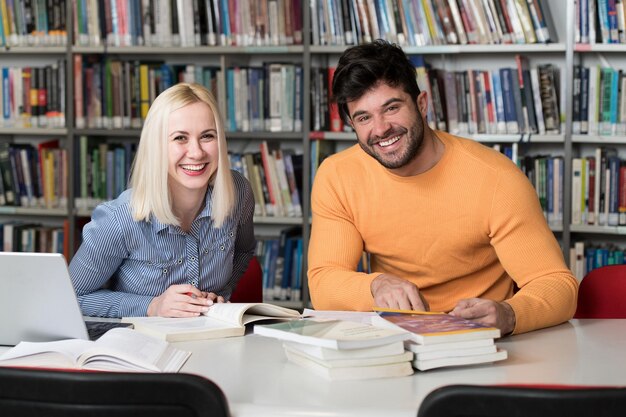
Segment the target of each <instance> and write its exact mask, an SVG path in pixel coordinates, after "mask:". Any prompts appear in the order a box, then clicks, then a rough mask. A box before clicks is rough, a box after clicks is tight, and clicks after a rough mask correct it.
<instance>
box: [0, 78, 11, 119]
mask: <svg viewBox="0 0 626 417" xmlns="http://www.w3.org/2000/svg"><path fill="white" fill-rule="evenodd" d="M10 93H11V83H10V81H9V68H8V67H3V68H2V117H3V118H4V121H5V126H6V125H7V122H8V121H9V120H11V103H10Z"/></svg>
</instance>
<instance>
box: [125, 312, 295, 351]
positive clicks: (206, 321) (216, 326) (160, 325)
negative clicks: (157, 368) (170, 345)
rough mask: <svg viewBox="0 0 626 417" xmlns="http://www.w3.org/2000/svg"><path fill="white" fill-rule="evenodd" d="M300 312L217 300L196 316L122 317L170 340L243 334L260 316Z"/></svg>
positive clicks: (286, 317) (292, 315)
mask: <svg viewBox="0 0 626 417" xmlns="http://www.w3.org/2000/svg"><path fill="white" fill-rule="evenodd" d="M301 317H302V315H301V314H300V313H299V312H298V311H296V310H292V309H290V308H285V307H281V306H277V305H274V304H267V303H218V304H213V305H212V306H211V307H210V308H209V311H208V312H206V313H205V314H204V315H202V316H200V317H189V318H169V317H125V318H123V319H122V322H124V323H133V324H134V326H135V330H137V331H139V332H142V333H146V334H149V335H151V336H154V337H157V338H160V339H164V340H167V341H170V342H180V341H184V340H202V339H216V338H220V337H231V336H243V335H244V334H245V332H246V324H248V323H252V322H256V321H260V320H292V319H299V318H301Z"/></svg>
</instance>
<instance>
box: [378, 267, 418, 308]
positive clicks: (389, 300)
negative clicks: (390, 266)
mask: <svg viewBox="0 0 626 417" xmlns="http://www.w3.org/2000/svg"><path fill="white" fill-rule="evenodd" d="M370 289H371V291H372V295H373V296H374V305H375V306H377V307H385V308H393V309H400V310H417V311H428V303H427V302H426V300H425V299H424V298H423V297H422V294H421V293H420V290H419V288H417V286H416V285H415V284H413V283H412V282H410V281H407V280H406V279H402V278H399V277H397V276H395V275H390V274H381V275H379V276H377V277H376V278H375V279H374V280H373V281H372V284H371V287H370Z"/></svg>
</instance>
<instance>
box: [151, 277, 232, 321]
mask: <svg viewBox="0 0 626 417" xmlns="http://www.w3.org/2000/svg"><path fill="white" fill-rule="evenodd" d="M223 302H224V298H223V297H222V296H219V295H217V294H215V293H212V292H205V291H200V290H199V289H197V288H196V287H194V286H193V285H191V284H179V285H172V286H170V287H169V288H168V289H167V290H165V292H164V293H163V294H161V295H159V296H158V297H154V298H153V299H152V301H151V302H150V305H148V313H147V314H148V316H161V317H197V316H199V315H200V314H202V313H205V312H207V311H208V310H209V306H211V305H213V304H214V303H223Z"/></svg>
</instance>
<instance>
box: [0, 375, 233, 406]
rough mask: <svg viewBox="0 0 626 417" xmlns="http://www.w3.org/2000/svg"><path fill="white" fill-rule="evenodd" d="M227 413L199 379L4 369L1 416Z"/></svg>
mask: <svg viewBox="0 0 626 417" xmlns="http://www.w3.org/2000/svg"><path fill="white" fill-rule="evenodd" d="M228 415H229V411H228V404H227V402H226V398H225V397H224V394H223V393H222V391H221V389H220V388H219V387H218V386H217V385H215V384H214V383H213V382H211V381H210V380H208V379H205V378H202V377H200V376H197V375H191V374H174V373H165V374H160V373H117V372H115V373H111V372H71V371H69V372H65V371H50V370H39V369H17V368H0V416H7V417H9V416H11V417H25V416H42V417H44V416H45V417H82V416H89V417H105V416H106V417H183V416H184V417H200V416H203V417H227V416H228Z"/></svg>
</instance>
